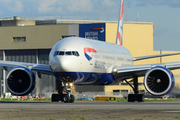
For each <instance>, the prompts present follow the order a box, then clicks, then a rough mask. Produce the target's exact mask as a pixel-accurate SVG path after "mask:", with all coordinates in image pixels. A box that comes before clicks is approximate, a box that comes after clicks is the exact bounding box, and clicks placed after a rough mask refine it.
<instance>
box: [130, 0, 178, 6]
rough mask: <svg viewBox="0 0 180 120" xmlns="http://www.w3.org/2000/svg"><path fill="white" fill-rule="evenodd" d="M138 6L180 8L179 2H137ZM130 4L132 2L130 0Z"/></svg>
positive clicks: (138, 0) (167, 0)
mask: <svg viewBox="0 0 180 120" xmlns="http://www.w3.org/2000/svg"><path fill="white" fill-rule="evenodd" d="M136 1H137V2H136V5H137V6H147V5H167V6H169V7H180V1H179V0H136ZM129 2H130V0H129Z"/></svg>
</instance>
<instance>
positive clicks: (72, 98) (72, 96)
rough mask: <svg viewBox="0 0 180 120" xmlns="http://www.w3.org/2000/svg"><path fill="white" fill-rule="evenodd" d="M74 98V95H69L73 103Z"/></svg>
mask: <svg viewBox="0 0 180 120" xmlns="http://www.w3.org/2000/svg"><path fill="white" fill-rule="evenodd" d="M74 100H75V97H74V95H70V101H69V102H70V103H73V102H74Z"/></svg>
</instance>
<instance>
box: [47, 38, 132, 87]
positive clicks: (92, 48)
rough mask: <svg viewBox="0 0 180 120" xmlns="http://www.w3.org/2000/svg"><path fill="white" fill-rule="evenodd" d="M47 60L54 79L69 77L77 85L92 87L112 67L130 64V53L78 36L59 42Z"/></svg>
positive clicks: (109, 72)
mask: <svg viewBox="0 0 180 120" xmlns="http://www.w3.org/2000/svg"><path fill="white" fill-rule="evenodd" d="M49 60H50V61H49V64H50V66H51V70H52V73H53V74H54V75H55V77H56V78H57V79H59V80H62V79H64V80H67V78H70V79H71V81H74V82H75V83H77V84H83V83H85V84H93V83H95V82H97V81H98V79H99V77H102V76H101V75H102V74H111V73H112V69H113V68H114V67H116V66H126V65H132V64H133V59H132V55H131V53H130V52H129V51H128V50H127V49H126V48H125V47H123V46H120V45H116V44H112V43H107V42H101V41H97V40H89V39H84V38H78V37H69V38H65V39H63V40H61V41H59V42H58V43H57V44H56V45H55V46H54V47H53V48H52V50H51V52H50V56H49ZM67 73H72V74H67ZM71 75H72V76H71ZM75 76H76V77H75ZM92 76H93V78H91V77H92ZM70 79H69V80H70ZM106 82H107V80H106ZM111 82H112V81H111ZM98 84H99V83H98ZM103 84H104V83H103Z"/></svg>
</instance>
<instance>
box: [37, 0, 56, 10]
mask: <svg viewBox="0 0 180 120" xmlns="http://www.w3.org/2000/svg"><path fill="white" fill-rule="evenodd" d="M56 2H57V0H38V3H39V7H38V12H39V13H51V12H52V10H55V8H56V4H55V3H56Z"/></svg>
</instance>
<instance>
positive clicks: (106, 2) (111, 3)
mask: <svg viewBox="0 0 180 120" xmlns="http://www.w3.org/2000/svg"><path fill="white" fill-rule="evenodd" d="M101 4H102V5H103V6H107V7H113V6H115V5H116V2H114V1H110V0H103V1H102V2H101Z"/></svg>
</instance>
